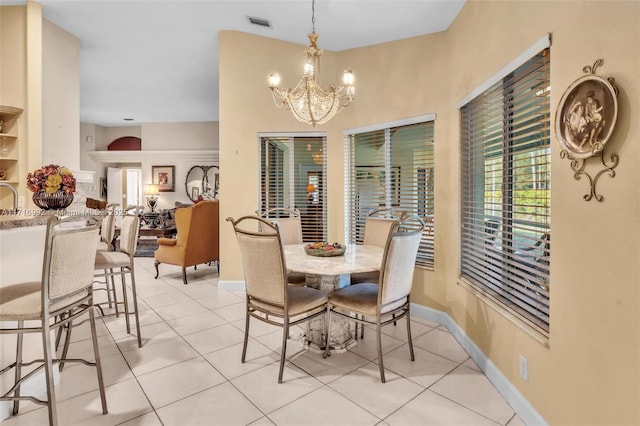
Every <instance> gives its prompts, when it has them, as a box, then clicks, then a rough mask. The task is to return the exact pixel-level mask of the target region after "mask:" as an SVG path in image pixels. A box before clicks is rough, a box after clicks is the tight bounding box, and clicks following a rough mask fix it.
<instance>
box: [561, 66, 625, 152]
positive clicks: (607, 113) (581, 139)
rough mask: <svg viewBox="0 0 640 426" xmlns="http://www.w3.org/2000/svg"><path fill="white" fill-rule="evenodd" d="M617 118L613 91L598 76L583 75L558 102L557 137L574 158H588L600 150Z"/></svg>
mask: <svg viewBox="0 0 640 426" xmlns="http://www.w3.org/2000/svg"><path fill="white" fill-rule="evenodd" d="M617 118H618V100H617V98H616V92H615V88H614V87H613V86H612V85H611V83H610V82H609V81H608V80H605V79H604V78H602V77H600V76H598V75H595V74H589V75H585V76H582V77H580V78H579V79H577V80H576V81H574V82H573V83H571V85H570V86H569V87H568V88H567V90H566V91H565V92H564V94H563V95H562V98H561V99H560V104H559V105H558V109H557V111H556V123H555V130H556V137H557V138H558V142H559V144H560V146H561V147H562V148H563V149H565V150H567V151H568V152H569V153H570V154H571V156H572V157H573V158H588V157H591V156H593V155H596V154H597V153H599V152H600V151H602V149H603V148H604V145H605V144H606V143H607V141H608V140H609V137H610V136H611V133H612V132H613V129H614V127H615V125H616V120H617Z"/></svg>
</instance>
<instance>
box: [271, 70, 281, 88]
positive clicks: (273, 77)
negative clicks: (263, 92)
mask: <svg viewBox="0 0 640 426" xmlns="http://www.w3.org/2000/svg"><path fill="white" fill-rule="evenodd" d="M279 84H280V76H279V75H278V74H275V73H274V74H269V87H271V88H274V87H278V85H279Z"/></svg>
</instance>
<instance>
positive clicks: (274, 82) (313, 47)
mask: <svg viewBox="0 0 640 426" xmlns="http://www.w3.org/2000/svg"><path fill="white" fill-rule="evenodd" d="M315 15H316V13H315V0H313V1H312V2H311V25H312V30H311V33H310V34H309V47H308V48H307V63H306V64H305V65H304V75H303V76H302V79H300V81H299V82H298V84H297V86H296V87H294V88H293V89H280V88H278V85H279V84H280V76H279V75H278V74H270V75H269V88H270V89H271V94H272V95H273V100H274V102H275V104H276V106H277V107H278V108H282V107H284V108H286V109H288V110H291V112H292V113H293V116H294V117H295V118H296V119H297V120H298V121H302V122H303V123H307V124H310V125H312V126H315V125H316V124H322V123H326V122H327V121H329V120H330V119H331V118H332V117H333V116H334V115H336V113H338V112H339V111H340V110H342V108H344V107H346V106H347V105H349V104H350V103H351V101H352V100H353V98H354V94H355V87H354V85H353V81H354V79H353V72H351V70H350V69H347V70H345V71H344V74H343V76H342V82H343V85H342V86H338V87H336V86H334V85H330V86H329V87H328V88H326V89H323V88H322V87H320V85H319V84H318V73H319V71H320V56H321V55H322V52H323V50H322V49H318V44H317V41H318V34H316V16H315Z"/></svg>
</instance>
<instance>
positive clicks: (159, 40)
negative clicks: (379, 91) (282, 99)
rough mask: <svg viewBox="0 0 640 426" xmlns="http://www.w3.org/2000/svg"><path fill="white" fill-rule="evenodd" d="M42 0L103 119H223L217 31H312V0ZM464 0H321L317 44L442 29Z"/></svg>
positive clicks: (286, 36)
mask: <svg viewBox="0 0 640 426" xmlns="http://www.w3.org/2000/svg"><path fill="white" fill-rule="evenodd" d="M38 2H39V3H40V4H42V10H43V15H44V18H45V19H47V20H48V21H50V22H53V23H54V24H56V25H58V26H59V27H61V28H63V29H65V30H67V31H68V32H70V33H71V34H73V35H75V36H76V37H78V39H79V40H80V119H81V121H82V122H85V123H94V124H99V125H102V126H131V125H137V124H141V123H145V122H181V121H187V122H188V121H217V120H218V112H219V111H218V32H219V31H221V30H237V31H243V32H247V33H251V34H256V35H260V36H264V37H270V38H275V39H280V40H285V41H290V42H294V43H299V44H302V45H306V44H307V34H308V33H309V32H310V30H311V1H308V0H307V1H303V0H285V1H272V0H194V1H192V0H142V1H139V0H74V1H69V0H38ZM0 3H1V4H2V5H10V4H24V1H11V0H1V1H0ZM464 3H465V0H412V1H408V0H407V1H405V0H368V1H365V0H318V1H317V3H316V5H315V28H316V32H317V33H318V34H319V35H320V38H319V41H318V45H319V46H320V47H321V48H323V49H326V50H329V51H341V50H345V49H351V48H355V47H361V46H367V45H372V44H378V43H382V42H387V41H392V40H399V39H403V38H407V37H413V36H418V35H423V34H429V33H434V32H439V31H444V30H446V29H447V28H448V27H449V25H450V24H451V22H452V21H453V20H454V19H455V17H456V15H457V14H458V12H459V11H460V9H461V8H462V6H463V5H464ZM248 16H252V17H258V18H263V19H268V20H269V21H271V25H272V28H264V27H259V26H256V25H252V24H250V23H249V22H248V18H247V17H248ZM265 90H266V76H265ZM125 118H132V119H133V121H124V119H125Z"/></svg>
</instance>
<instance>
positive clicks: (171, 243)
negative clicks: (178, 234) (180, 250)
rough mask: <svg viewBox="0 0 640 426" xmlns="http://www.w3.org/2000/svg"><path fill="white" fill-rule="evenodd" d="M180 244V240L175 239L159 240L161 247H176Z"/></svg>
mask: <svg viewBox="0 0 640 426" xmlns="http://www.w3.org/2000/svg"><path fill="white" fill-rule="evenodd" d="M177 243H178V240H176V239H174V238H158V245H159V246H175V245H176V244H177Z"/></svg>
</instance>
